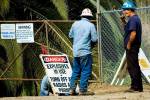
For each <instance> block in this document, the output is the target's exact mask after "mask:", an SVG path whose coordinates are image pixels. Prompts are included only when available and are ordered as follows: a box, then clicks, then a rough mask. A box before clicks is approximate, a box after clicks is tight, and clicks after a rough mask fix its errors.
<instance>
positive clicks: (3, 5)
mask: <svg viewBox="0 0 150 100" xmlns="http://www.w3.org/2000/svg"><path fill="white" fill-rule="evenodd" d="M8 10H9V0H0V15H1V16H3V15H4V14H6V13H7V11H8Z"/></svg>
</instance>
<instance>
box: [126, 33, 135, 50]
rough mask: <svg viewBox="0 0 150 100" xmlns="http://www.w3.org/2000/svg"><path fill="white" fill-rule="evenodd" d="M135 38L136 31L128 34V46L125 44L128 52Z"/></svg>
mask: <svg viewBox="0 0 150 100" xmlns="http://www.w3.org/2000/svg"><path fill="white" fill-rule="evenodd" d="M135 37H136V31H132V32H131V34H130V38H129V41H128V44H127V49H128V50H129V49H131V44H132V42H133V41H134V39H135Z"/></svg>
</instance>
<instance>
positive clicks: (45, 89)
mask: <svg viewBox="0 0 150 100" xmlns="http://www.w3.org/2000/svg"><path fill="white" fill-rule="evenodd" d="M49 88H50V84H49V81H48V76H47V75H45V76H44V77H43V79H42V81H41V89H40V96H48V95H49V91H50V90H49Z"/></svg>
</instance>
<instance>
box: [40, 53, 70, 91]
mask: <svg viewBox="0 0 150 100" xmlns="http://www.w3.org/2000/svg"><path fill="white" fill-rule="evenodd" d="M40 58H41V61H42V64H43V66H44V68H45V71H46V74H47V76H48V79H49V82H50V84H51V87H52V90H53V92H54V93H69V89H70V77H71V74H72V68H71V65H70V62H69V60H68V57H67V56H66V55H43V54H41V55H40Z"/></svg>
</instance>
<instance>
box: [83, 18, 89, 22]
mask: <svg viewBox="0 0 150 100" xmlns="http://www.w3.org/2000/svg"><path fill="white" fill-rule="evenodd" d="M81 20H86V21H90V20H89V19H87V18H81Z"/></svg>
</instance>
